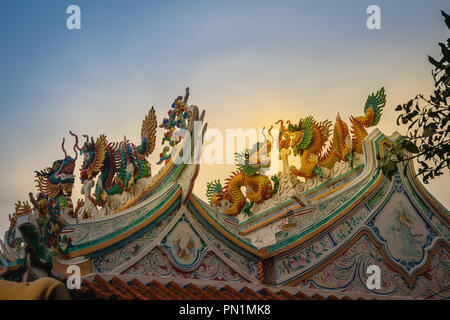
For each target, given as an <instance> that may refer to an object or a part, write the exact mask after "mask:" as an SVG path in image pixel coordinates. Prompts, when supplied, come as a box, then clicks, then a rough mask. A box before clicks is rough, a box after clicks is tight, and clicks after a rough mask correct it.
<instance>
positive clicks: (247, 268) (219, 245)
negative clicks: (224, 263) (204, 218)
mask: <svg viewBox="0 0 450 320" xmlns="http://www.w3.org/2000/svg"><path fill="white" fill-rule="evenodd" d="M196 225H197V227H198V228H199V229H200V230H201V232H202V234H203V235H204V236H205V237H206V238H207V239H208V240H209V241H210V242H211V244H212V245H213V247H214V248H215V249H216V250H218V251H219V252H220V253H221V254H223V255H224V256H225V257H226V258H227V259H229V260H230V261H231V262H233V263H234V264H235V265H237V267H238V268H239V269H240V270H242V271H243V272H244V273H245V274H247V275H249V276H251V277H252V278H254V279H255V280H256V279H258V263H257V261H254V260H251V259H249V258H247V257H245V256H243V255H241V254H240V253H238V252H237V251H236V250H233V249H231V248H230V247H228V246H227V245H225V244H224V243H223V242H222V241H220V240H219V239H217V236H215V235H214V234H212V233H211V232H209V231H208V230H207V229H206V228H205V227H204V226H203V224H202V223H200V222H198V221H196Z"/></svg>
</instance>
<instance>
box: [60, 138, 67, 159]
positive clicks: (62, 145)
mask: <svg viewBox="0 0 450 320" xmlns="http://www.w3.org/2000/svg"><path fill="white" fill-rule="evenodd" d="M65 141H66V138H63V141H62V144H61V148H62V150H63V151H64V156H65V158H67V152H66V149H64V142H65Z"/></svg>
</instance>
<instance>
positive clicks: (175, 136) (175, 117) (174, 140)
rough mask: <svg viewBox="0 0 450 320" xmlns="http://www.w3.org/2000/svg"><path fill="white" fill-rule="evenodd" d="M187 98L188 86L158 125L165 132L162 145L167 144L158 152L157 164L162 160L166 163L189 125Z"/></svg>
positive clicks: (189, 115) (189, 114)
mask: <svg viewBox="0 0 450 320" xmlns="http://www.w3.org/2000/svg"><path fill="white" fill-rule="evenodd" d="M188 99H189V88H186V93H185V95H184V97H182V96H178V97H177V98H176V99H175V101H174V102H173V103H172V106H171V107H172V108H171V110H169V111H168V112H167V115H168V116H169V117H168V118H164V120H163V122H162V123H161V124H160V125H159V127H160V128H164V129H165V130H166V132H165V133H164V136H163V139H162V143H161V144H162V145H164V144H165V143H166V142H168V143H169V146H165V147H164V148H163V152H161V153H160V154H159V161H158V162H157V164H161V163H162V162H163V161H164V163H167V162H168V161H169V160H170V158H171V156H172V153H171V152H172V150H173V149H172V150H171V148H174V147H175V146H176V145H177V144H178V143H179V142H180V141H181V140H182V139H183V138H184V136H185V134H186V131H187V129H188V126H189V122H190V117H191V112H190V111H189V109H188V105H187V102H188Z"/></svg>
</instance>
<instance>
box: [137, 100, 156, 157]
mask: <svg viewBox="0 0 450 320" xmlns="http://www.w3.org/2000/svg"><path fill="white" fill-rule="evenodd" d="M156 126H157V122H156V115H155V108H154V107H151V109H150V110H149V111H148V114H147V116H146V117H145V119H144V120H143V121H142V129H141V145H140V146H138V147H137V151H138V152H139V153H140V154H141V155H143V156H144V157H147V156H148V155H149V154H151V153H152V152H153V150H154V149H155V140H156Z"/></svg>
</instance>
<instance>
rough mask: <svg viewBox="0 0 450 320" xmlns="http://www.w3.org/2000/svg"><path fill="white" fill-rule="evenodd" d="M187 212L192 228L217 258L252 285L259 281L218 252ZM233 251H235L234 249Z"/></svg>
mask: <svg viewBox="0 0 450 320" xmlns="http://www.w3.org/2000/svg"><path fill="white" fill-rule="evenodd" d="M187 212H188V213H189V214H186V218H187V219H188V221H189V223H190V224H191V226H192V227H193V228H194V230H195V231H196V232H197V233H198V234H199V235H200V236H201V237H202V239H203V241H205V243H206V244H207V245H208V247H209V249H210V250H211V251H213V252H214V253H215V254H216V256H217V257H218V258H219V259H220V260H221V261H222V262H223V263H225V264H226V265H227V266H228V267H229V268H231V269H232V270H234V271H236V272H237V273H238V274H239V275H240V276H241V277H243V278H244V279H246V280H247V281H249V282H250V283H252V282H255V281H256V282H257V281H258V279H256V278H252V277H249V276H248V275H247V273H246V272H244V271H243V270H241V269H240V268H239V267H238V266H237V265H236V264H235V263H234V262H232V261H231V260H230V259H228V258H227V257H225V256H224V255H223V254H222V253H220V251H219V250H217V249H216V248H215V246H214V245H213V244H212V243H211V241H210V240H209V239H208V237H206V236H205V235H204V234H203V232H202V231H201V230H200V228H199V226H198V225H197V223H196V222H195V221H194V219H193V218H192V217H191V213H190V212H189V210H187ZM227 247H228V246H227ZM233 251H235V250H234V249H233Z"/></svg>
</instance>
